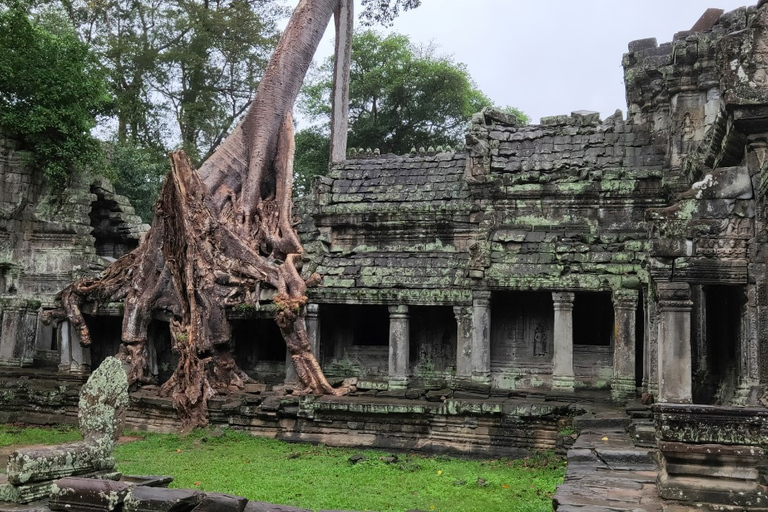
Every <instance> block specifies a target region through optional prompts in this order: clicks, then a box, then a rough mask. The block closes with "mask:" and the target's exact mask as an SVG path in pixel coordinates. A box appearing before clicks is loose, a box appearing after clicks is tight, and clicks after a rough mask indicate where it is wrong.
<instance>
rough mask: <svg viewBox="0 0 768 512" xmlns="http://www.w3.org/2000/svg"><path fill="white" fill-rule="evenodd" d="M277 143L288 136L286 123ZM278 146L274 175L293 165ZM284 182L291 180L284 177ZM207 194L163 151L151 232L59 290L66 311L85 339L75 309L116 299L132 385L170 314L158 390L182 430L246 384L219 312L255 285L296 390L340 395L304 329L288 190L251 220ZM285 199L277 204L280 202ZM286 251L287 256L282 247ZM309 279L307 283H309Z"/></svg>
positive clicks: (182, 161)
mask: <svg viewBox="0 0 768 512" xmlns="http://www.w3.org/2000/svg"><path fill="white" fill-rule="evenodd" d="M280 140H281V141H286V140H290V141H292V140H293V133H292V131H291V122H290V118H288V119H287V120H286V121H285V122H284V123H283V133H282V134H281V137H280ZM285 145H286V146H288V147H287V148H283V147H282V146H283V144H280V145H279V149H278V155H277V158H276V159H275V161H274V163H273V165H274V166H275V175H276V176H277V178H278V180H279V179H290V178H286V174H287V173H290V172H291V168H292V151H293V147H292V143H285ZM289 184H290V182H289ZM212 201H213V199H212V197H211V195H210V194H208V191H207V189H206V187H205V185H204V184H203V182H202V181H201V179H200V177H199V175H198V173H197V172H196V171H195V169H194V168H193V167H192V164H191V162H190V160H189V158H187V156H186V154H185V153H184V152H182V151H179V152H175V153H173V154H172V155H171V173H170V174H169V176H168V178H167V179H166V182H165V184H164V186H163V189H162V192H161V196H160V199H159V201H158V203H157V207H156V212H155V218H154V221H153V224H152V228H151V230H150V232H149V234H148V235H147V237H146V238H145V239H144V240H143V241H142V243H141V244H140V246H139V247H138V248H137V249H136V250H135V251H134V252H132V253H130V254H128V255H126V256H124V257H123V258H121V259H120V260H118V261H117V262H115V263H114V264H113V265H112V266H111V267H110V268H109V269H107V270H106V271H105V273H104V274H103V275H102V277H101V278H100V279H98V280H93V279H87V280H81V281H78V282H75V283H73V284H72V285H71V286H69V287H68V288H67V289H65V290H64V292H63V293H62V302H63V305H64V308H65V311H66V314H67V317H68V318H69V320H70V321H71V322H72V325H74V326H75V327H76V328H77V329H78V331H79V333H80V337H81V340H82V343H83V344H84V345H87V344H90V343H91V340H90V334H89V332H88V327H87V325H86V323H85V321H84V319H83V315H82V312H81V307H83V306H84V305H86V306H87V307H93V306H95V305H98V304H100V303H108V302H112V301H118V300H123V301H124V303H125V316H124V320H123V343H122V345H121V348H120V351H119V353H118V358H120V359H121V360H122V361H123V362H124V364H125V365H126V366H127V367H128V376H129V381H130V383H131V384H135V383H138V384H141V383H146V382H148V381H149V379H150V374H149V361H148V354H147V350H146V341H147V329H148V327H149V322H150V321H151V319H152V313H153V311H156V310H162V311H165V312H170V313H172V315H173V318H174V319H173V320H172V321H171V323H170V330H171V339H172V340H173V349H174V351H175V352H176V353H178V355H179V364H178V366H177V368H176V370H175V372H174V373H173V375H172V376H171V378H170V379H169V380H168V381H167V382H166V383H165V384H164V385H163V386H162V388H161V391H160V393H161V394H162V395H164V396H170V397H172V398H173V400H174V403H175V404H176V409H177V411H178V413H179V415H180V417H181V418H182V420H183V422H184V426H185V428H190V427H194V426H199V425H205V424H206V423H207V416H208V414H207V405H206V404H207V400H208V399H209V398H211V397H212V396H214V395H216V394H226V393H228V392H231V391H233V390H237V389H242V388H243V385H244V384H245V383H246V382H248V381H249V380H250V378H249V377H248V375H246V374H245V372H243V371H242V370H241V369H240V368H239V367H238V366H237V364H236V362H235V360H234V358H233V356H232V346H231V327H230V323H229V320H228V319H227V316H226V309H227V308H228V307H232V306H235V305H238V304H251V305H253V304H255V303H256V302H257V301H258V300H259V293H260V288H261V286H266V287H270V288H273V289H275V290H276V291H277V295H276V298H275V304H276V305H277V309H278V313H277V318H276V321H277V323H278V325H279V327H280V330H281V332H282V333H283V336H284V337H285V341H286V344H287V346H288V348H289V350H290V352H291V354H292V359H293V361H294V364H295V366H296V372H297V375H298V377H299V379H300V380H301V382H302V383H303V385H304V387H305V389H304V390H303V392H305V393H317V394H328V393H333V394H343V393H346V392H348V388H345V387H342V388H340V389H335V388H333V387H332V386H331V385H330V384H329V383H328V381H327V380H326V378H325V376H324V375H323V372H322V370H321V368H320V365H319V364H318V362H317V360H316V359H315V356H314V354H313V353H312V350H311V345H310V343H309V338H308V336H307V332H306V328H305V325H304V317H305V305H306V301H307V298H306V290H307V282H305V280H304V279H303V278H302V277H301V275H300V273H299V269H298V268H297V266H298V265H300V261H301V251H302V248H301V245H300V244H299V242H298V237H297V236H296V233H295V232H294V231H293V229H292V226H291V224H290V218H289V219H288V220H287V221H284V220H283V216H284V215H290V186H288V187H280V186H275V188H274V190H273V191H270V193H269V195H268V196H267V200H266V201H264V202H263V203H262V204H266V205H268V206H269V207H264V208H256V209H254V211H255V214H254V215H253V217H252V218H251V220H252V222H251V223H250V225H247V226H246V225H245V223H241V222H238V221H239V218H238V216H233V215H224V216H223V218H222V219H217V218H216V216H215V215H214V212H217V211H219V212H221V211H225V212H226V211H227V210H226V209H221V208H218V205H215V204H213V203H212ZM286 204H287V205H288V206H287V207H285V206H284V205H286ZM286 251H290V252H286ZM318 281H319V278H318V276H312V277H311V278H310V279H309V280H308V282H309V283H310V284H316V283H317V282H318Z"/></svg>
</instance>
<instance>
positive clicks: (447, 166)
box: [0, 0, 768, 506]
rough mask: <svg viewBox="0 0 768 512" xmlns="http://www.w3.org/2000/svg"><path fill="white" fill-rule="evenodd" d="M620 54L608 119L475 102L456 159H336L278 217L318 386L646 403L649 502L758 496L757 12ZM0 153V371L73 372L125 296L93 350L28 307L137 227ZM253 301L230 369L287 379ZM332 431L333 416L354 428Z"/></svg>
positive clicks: (95, 356)
mask: <svg viewBox="0 0 768 512" xmlns="http://www.w3.org/2000/svg"><path fill="white" fill-rule="evenodd" d="M623 65H624V70H625V83H626V94H627V104H628V112H627V114H626V116H625V115H624V114H623V113H622V112H621V111H617V112H616V113H615V114H614V115H612V116H610V117H609V118H607V119H604V120H601V119H600V116H599V115H598V114H597V113H594V112H588V111H574V112H572V113H571V114H570V115H563V116H554V117H548V118H544V119H542V120H541V122H540V124H537V125H527V126H520V125H518V124H517V123H516V121H515V119H514V118H512V117H510V116H508V115H505V114H504V113H502V112H498V111H495V110H485V111H483V112H480V113H478V114H476V115H475V116H474V117H473V118H472V121H471V125H470V127H469V128H468V130H467V133H466V145H465V146H463V147H460V148H451V147H429V148H418V149H417V148H414V150H413V151H412V152H411V154H408V155H380V154H378V151H372V150H352V151H351V152H350V155H349V158H348V159H346V160H345V161H343V162H340V163H338V164H335V165H334V166H333V167H332V169H331V171H330V173H329V174H328V175H327V176H325V177H322V178H319V180H318V181H317V182H316V184H315V187H314V191H313V193H312V194H311V195H310V196H309V197H306V198H302V200H300V201H297V205H296V210H295V213H296V218H297V221H298V222H300V228H299V231H300V235H301V237H302V241H303V243H304V246H305V248H306V250H307V253H306V255H305V258H304V260H305V261H304V271H306V272H307V273H310V272H315V271H316V272H318V273H320V274H321V275H323V276H324V284H323V286H321V287H319V288H314V289H312V290H310V294H309V299H310V303H309V305H308V315H307V328H308V331H309V333H310V337H311V339H312V341H313V344H314V349H315V353H316V354H317V355H318V359H319V361H320V362H321V365H322V366H323V369H324V371H325V372H326V374H327V375H328V376H329V377H330V378H331V379H337V380H340V379H342V378H345V377H350V376H356V377H358V391H359V392H361V393H364V394H365V396H368V397H373V396H379V397H387V398H389V399H401V398H402V399H405V398H424V399H426V400H430V399H434V400H433V401H434V402H436V403H443V402H445V400H446V397H454V398H455V397H461V398H478V399H486V400H488V402H487V403H488V404H490V405H487V408H486V409H483V407H485V406H486V405H484V404H482V403H481V404H479V405H477V404H474V405H473V406H472V407H474V409H473V408H469V407H467V408H466V409H463V410H462V411H464V412H466V411H470V412H471V413H472V414H474V412H477V411H484V413H485V412H488V411H493V413H494V414H496V413H498V414H502V412H503V411H507V409H505V407H507V406H506V405H499V403H496V402H493V400H494V399H496V398H498V399H499V400H501V399H502V398H509V397H512V396H513V395H514V394H515V393H523V392H531V393H538V394H540V395H541V396H547V397H554V398H557V399H563V397H569V396H570V397H572V396H574V395H578V393H579V392H581V391H582V390H590V391H597V392H598V393H603V394H604V395H605V396H606V397H610V398H611V399H612V400H613V401H614V402H617V403H625V402H626V401H627V400H631V399H635V398H636V397H639V396H641V395H644V396H645V398H646V401H648V400H649V399H651V398H652V399H653V401H655V402H656V405H655V406H654V410H653V414H654V419H655V429H656V430H655V436H656V437H655V438H652V439H651V441H652V442H654V443H656V446H657V447H658V449H659V451H660V454H661V460H662V467H661V476H660V478H659V489H660V491H661V495H662V496H663V497H665V498H670V499H682V500H692V501H695V500H697V499H699V498H701V496H704V498H701V499H703V500H704V501H708V502H715V503H727V504H730V505H735V506H748V505H749V506H751V505H754V504H762V505H763V506H764V504H765V499H766V498H765V496H766V492H767V491H768V488H766V487H765V485H764V483H763V482H764V480H763V478H764V475H763V471H764V468H765V467H766V465H765V464H764V463H765V456H764V451H763V450H765V449H766V448H768V422H767V421H766V418H768V411H766V409H765V405H766V404H765V399H764V393H765V389H766V384H767V383H768V283H766V268H765V266H766V262H767V259H766V258H767V257H768V253H767V251H768V238H767V237H766V227H765V225H764V223H765V212H766V201H765V197H766V191H768V185H767V184H768V161H767V158H766V157H767V156H768V2H765V1H763V0H761V1H760V2H758V4H757V5H753V6H749V7H743V8H740V9H737V10H735V11H732V12H728V13H724V12H722V11H720V10H716V9H710V10H708V11H707V12H706V13H705V14H704V15H703V16H702V17H701V19H700V20H699V21H698V22H697V23H696V24H695V25H694V26H693V28H692V29H691V30H690V31H685V32H679V33H677V34H676V35H675V36H674V39H673V41H671V42H668V43H663V44H658V43H657V41H656V40H655V39H647V40H640V41H634V42H631V43H629V47H628V53H626V54H625V55H624V58H623ZM0 147H2V153H0V179H1V180H2V183H3V188H2V190H1V191H0V208H1V209H0V312H1V313H2V324H1V325H0V364H6V365H17V366H18V365H27V364H32V363H33V362H34V361H38V360H39V361H43V360H45V361H53V362H55V363H56V364H58V365H59V368H60V370H61V371H64V372H71V371H83V370H87V368H88V365H89V364H90V363H91V362H92V363H93V364H94V365H95V364H97V363H98V362H99V361H101V360H103V359H104V358H105V357H107V356H109V355H113V354H114V353H116V352H117V347H118V345H119V343H120V324H121V317H120V306H119V305H115V306H114V307H112V308H107V309H101V310H94V311H90V316H89V317H88V322H89V327H90V330H91V332H92V333H93V339H94V340H97V341H95V342H94V344H93V346H92V347H91V348H90V350H88V349H83V348H82V347H80V346H79V344H78V342H77V339H75V338H74V337H73V336H72V335H71V334H70V332H69V329H68V325H67V322H62V323H61V324H60V325H59V327H58V328H57V329H56V330H55V331H54V330H52V328H51V327H46V326H44V325H43V324H41V323H40V321H39V316H40V315H39V313H40V312H41V310H44V309H47V308H50V307H52V306H53V299H54V294H55V292H56V291H58V290H59V289H61V288H62V287H63V286H64V285H65V284H67V283H68V282H69V281H71V280H72V279H73V278H74V277H76V276H77V275H79V274H80V273H82V272H90V271H95V270H98V268H100V265H101V263H100V261H103V260H100V259H99V258H98V256H110V257H114V256H118V255H119V254H121V253H123V252H124V251H126V250H129V249H130V248H131V246H132V244H135V243H136V239H137V237H138V236H139V235H140V232H141V228H140V227H139V226H138V223H137V219H136V218H135V217H134V216H133V215H132V213H133V212H132V210H131V208H130V206H128V205H126V203H125V201H124V198H121V197H120V196H116V195H115V194H114V191H112V190H111V189H110V188H109V186H108V185H107V184H106V183H104V182H100V181H96V182H93V183H92V184H88V185H86V184H81V185H80V186H79V187H74V188H72V189H71V190H69V191H67V192H66V194H69V195H67V196H65V197H64V198H63V199H59V200H56V201H54V199H53V198H52V197H51V196H50V194H46V193H45V191H44V188H43V187H42V185H41V183H40V181H39V178H38V177H36V176H35V175H34V173H32V172H31V171H29V170H27V169H26V168H25V167H24V165H23V164H22V163H21V159H19V158H18V156H17V152H15V150H14V147H13V145H12V143H10V142H7V141H6V142H3V145H2V146H0ZM262 299H263V300H262V303H261V304H260V307H259V308H253V307H247V308H246V307H234V308H232V310H231V311H230V312H229V316H230V318H231V319H232V321H233V333H232V336H233V340H234V343H235V347H236V348H235V357H236V360H237V362H238V364H239V365H240V366H241V368H243V369H244V370H245V371H246V372H248V373H249V374H250V375H251V376H252V377H253V378H255V379H256V380H260V381H263V382H265V383H269V384H274V383H278V382H279V383H283V382H287V383H289V384H290V383H291V382H292V380H294V378H295V377H294V375H293V372H292V368H291V366H290V364H289V365H286V350H285V344H284V342H283V341H282V339H281V337H280V333H279V330H278V329H277V327H276V326H275V324H274V322H273V321H272V317H273V315H274V311H273V309H272V306H271V304H270V297H269V296H267V295H266V294H264V293H263V295H262ZM168 320H169V319H168V318H162V317H156V318H155V319H154V320H153V324H152V326H151V328H150V340H149V346H150V354H151V358H152V361H153V364H152V366H153V368H152V373H153V375H154V377H155V378H156V379H157V381H158V382H162V381H164V380H165V379H167V378H168V377H169V375H170V373H171V371H172V369H173V367H174V366H175V363H176V361H175V360H174V355H173V353H172V351H171V340H170V338H169V334H168V329H167V322H168ZM35 340H36V341H35ZM377 393H378V395H377ZM446 403H448V402H446ZM259 404H260V405H259V407H260V409H259V413H258V414H259V415H260V416H258V418H257V419H254V418H255V417H256V416H255V415H256V413H253V414H254V415H252V416H248V415H249V414H251V412H248V411H252V410H255V406H253V407H251V405H249V404H246V405H243V406H242V407H241V408H240V409H238V411H239V412H238V413H237V414H240V416H238V417H237V418H239V419H233V420H230V421H231V423H232V424H238V425H241V426H247V427H249V428H276V427H273V426H269V427H264V425H267V423H266V422H267V421H268V419H269V418H273V417H276V415H277V414H278V413H277V412H276V411H279V410H283V409H280V407H282V406H281V405H279V404H278V403H277V402H269V400H266V401H264V402H259ZM225 405H227V404H225ZM230 405H231V404H230ZM227 406H229V405H227ZM267 406H268V407H267ZM221 407H222V409H221V411H224V408H225V407H224V405H222V406H221ZM231 407H232V410H234V407H235V406H231ZM238 407H240V406H238ZM249 407H251V409H248V408H249ZM290 407H293V405H291V406H290ZM301 407H305V408H306V409H298V411H299V412H295V411H294V417H297V418H298V420H297V422H298V423H296V425H303V426H304V427H306V428H308V429H311V428H315V427H314V426H313V425H314V424H312V425H310V423H311V421H313V420H317V418H319V415H320V414H321V412H322V411H323V410H325V411H326V412H325V414H330V412H328V411H332V410H335V411H341V410H342V409H343V410H344V411H346V412H349V411H353V409H354V407H353V406H351V405H349V404H346V402H344V401H343V399H339V400H338V401H329V402H328V403H325V405H323V403H321V402H313V401H311V400H310V401H307V402H306V404H305V405H302V406H301ZM323 407H325V408H326V409H323ZM419 407H421V409H420V411H421V412H422V413H423V414H424V415H425V416H429V415H431V414H433V412H434V411H437V410H438V409H437V408H438V407H443V409H440V411H442V412H440V413H437V412H435V413H434V414H448V413H446V412H445V411H447V410H448V409H451V407H452V406H450V403H449V405H445V406H443V405H440V406H435V407H436V409H434V411H433V410H432V409H429V407H431V406H429V407H427V406H426V405H419ZM462 407H463V406H462ZM345 408H346V409H345ZM246 409H247V410H246ZM459 409H461V408H460V407H459V408H457V407H454V408H453V409H451V411H452V412H451V414H454V413H455V412H456V411H457V410H459ZM362 410H363V408H362V407H360V408H358V409H355V412H356V413H360V411H362ZM510 410H511V409H510ZM403 411H404V409H403ZM472 411H474V412H472ZM527 411H528V412H530V409H527ZM390 412H391V411H390ZM417 413H418V411H416V410H415V409H413V410H412V409H408V414H411V416H408V418H409V419H408V421H413V422H414V425H415V424H416V423H418V421H420V420H416V419H413V418H414V417H415V416H413V415H414V414H415V415H418V414H417ZM214 414H220V415H221V416H222V417H223V416H224V415H225V412H214ZM233 414H234V413H233ZM349 414H352V413H351V412H349ZM403 414H405V413H403ZM467 414H469V412H468V413H467ZM478 414H479V413H478ZM489 414H490V413H489ZM503 414H506V412H504V413H503ZM526 414H527V413H526ZM542 414H543V415H550V416H551V415H553V414H554V413H553V411H552V410H547V412H546V413H542ZM270 415H271V416H270ZM541 417H543V416H537V418H541ZM302 418H303V419H302ZM350 418H351V416H350ZM350 418H347V417H346V416H345V417H344V418H343V419H344V421H343V422H342V421H341V420H339V425H342V424H343V428H349V429H353V428H357V427H354V426H353V425H358V423H356V422H355V421H352V419H350ZM398 418H400V419H402V418H406V416H398ZM269 421H271V420H269ZM301 421H304V423H301ZM318 421H319V420H318ZM324 421H326V420H324ZM398 421H400V420H398ZM403 421H405V420H403ZM537 421H538V420H537ZM238 422H239V423H238ZM331 423H332V421H331V420H330V419H328V420H327V424H328V425H330V424H331ZM359 424H360V425H363V422H360V423H359ZM269 425H272V424H269ZM292 425H294V424H292ZM334 425H336V424H335V423H334ZM494 425H495V426H494V427H493V428H497V427H498V428H499V430H498V432H501V431H503V430H504V429H503V428H502V427H500V426H498V425H496V424H494ZM499 425H500V424H499ZM516 425H518V424H516ZM553 425H554V424H553ZM550 427H551V428H553V429H554V428H556V427H554V426H552V425H550V426H549V427H547V428H550ZM329 428H330V427H329ZM334 428H335V427H334ZM339 428H342V427H339ZM360 428H363V427H360ZM419 428H421V427H419ZM424 428H425V430H424V431H423V432H424V433H425V434H424V435H427V434H426V433H427V432H428V429H426V427H424ZM430 428H431V427H430ZM516 428H517V427H516ZM490 430H491V429H490V428H489V431H490ZM416 431H418V432H422V431H421V430H418V429H417V427H414V432H416ZM270 432H273V431H272V430H270ZM308 432H309V430H307V431H302V430H301V428H299V427H295V428H294V427H292V430H291V434H290V435H291V436H293V437H291V439H306V438H308V437H306V436H309V435H310V434H309V433H308ZM339 432H341V431H339ZM429 432H432V431H431V430H429ZM446 432H447V430H446ZM493 432H496V434H493V435H497V434H498V432H497V431H493ZM441 435H443V434H441ZM498 435H502V434H498ZM525 435H528V434H525ZM446 436H447V435H446ZM491 437H492V436H491ZM529 437H530V438H531V439H533V437H535V436H532V435H531V436H529ZM334 439H336V440H337V441H339V442H343V439H342V437H337V438H334ZM371 439H373V441H372V442H374V443H375V442H379V441H381V438H376V437H372V438H371ZM441 439H442V440H441V442H450V440H449V438H448V437H445V438H441ZM541 439H543V438H537V439H535V440H532V441H531V440H530V439H529V441H530V444H529V445H528V446H539V447H540V446H549V445H546V444H544V441H542V440H541ZM536 443H539V444H536ZM415 445H416V444H414V446H415ZM398 446H400V445H398ZM409 446H410V445H409ZM419 446H424V444H419ZM734 489H735V490H737V491H738V493H740V494H738V496H737V497H735V498H734V496H735V495H734V494H733V490H734ZM750 504H751V505H750Z"/></svg>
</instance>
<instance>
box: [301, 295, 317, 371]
mask: <svg viewBox="0 0 768 512" xmlns="http://www.w3.org/2000/svg"><path fill="white" fill-rule="evenodd" d="M304 325H306V327H307V337H308V338H309V344H310V345H311V346H312V353H313V354H315V357H316V358H317V361H318V362H320V304H307V316H306V317H305V320H304Z"/></svg>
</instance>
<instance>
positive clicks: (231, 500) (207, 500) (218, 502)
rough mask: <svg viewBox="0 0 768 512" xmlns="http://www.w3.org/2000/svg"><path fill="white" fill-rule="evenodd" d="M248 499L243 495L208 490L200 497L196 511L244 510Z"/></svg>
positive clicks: (226, 511)
mask: <svg viewBox="0 0 768 512" xmlns="http://www.w3.org/2000/svg"><path fill="white" fill-rule="evenodd" d="M247 504H248V500H247V499H246V498H243V497H242V496H233V495H231V494H222V493H218V492H208V493H205V495H204V496H203V497H202V498H201V499H200V503H199V504H198V505H197V506H196V507H195V508H194V509H193V511H194V512H243V511H244V510H245V506H246V505H247Z"/></svg>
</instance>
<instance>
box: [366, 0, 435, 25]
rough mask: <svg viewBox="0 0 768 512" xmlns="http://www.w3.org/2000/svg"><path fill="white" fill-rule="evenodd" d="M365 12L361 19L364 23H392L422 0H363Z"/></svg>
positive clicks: (418, 4) (417, 5)
mask: <svg viewBox="0 0 768 512" xmlns="http://www.w3.org/2000/svg"><path fill="white" fill-rule="evenodd" d="M362 4H363V12H362V13H361V15H360V19H361V21H362V22H363V24H364V25H374V24H381V25H391V24H392V21H393V20H394V19H395V18H397V16H398V15H399V14H400V9H402V10H404V11H408V10H411V9H415V8H417V7H419V6H420V5H421V0H362Z"/></svg>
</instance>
